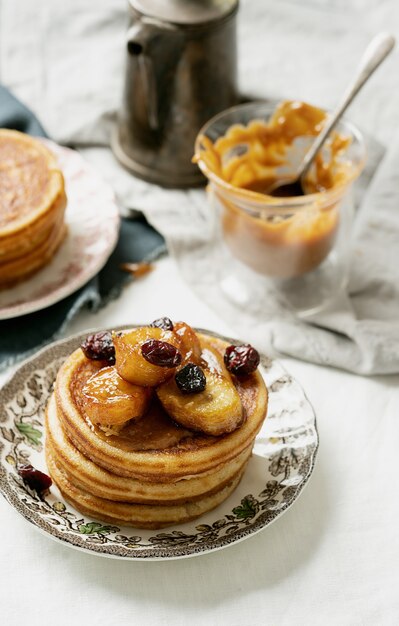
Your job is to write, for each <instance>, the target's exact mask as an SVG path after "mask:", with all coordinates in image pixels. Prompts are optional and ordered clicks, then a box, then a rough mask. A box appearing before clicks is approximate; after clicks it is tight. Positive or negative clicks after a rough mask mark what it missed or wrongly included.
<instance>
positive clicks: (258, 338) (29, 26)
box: [0, 0, 399, 374]
mask: <svg viewBox="0 0 399 626" xmlns="http://www.w3.org/2000/svg"><path fill="white" fill-rule="evenodd" d="M2 7H3V8H2V12H1V44H0V46H1V47H0V80H2V81H3V82H4V83H5V84H6V85H8V86H10V87H11V88H12V89H13V90H14V91H15V92H16V94H17V95H19V96H20V97H21V98H22V99H23V100H25V101H26V102H27V103H28V104H29V105H30V106H32V107H33V109H34V110H35V111H36V113H37V114H38V116H39V117H40V118H41V120H42V122H43V123H44V125H45V127H46V128H47V130H48V132H49V134H50V135H51V136H52V137H53V138H55V139H56V140H58V141H60V142H63V143H72V144H74V145H78V146H80V148H81V150H82V151H83V153H84V155H85V156H86V158H88V159H90V160H91V161H93V162H94V163H95V165H96V166H97V167H98V168H99V169H100V170H101V171H102V172H103V174H104V176H105V177H106V178H107V179H108V180H110V182H112V184H113V186H114V188H115V189H116V191H117V194H118V197H119V199H120V201H121V203H122V204H123V205H124V206H129V207H133V208H140V209H142V210H144V211H145V213H146V215H147V217H148V218H149V219H150V221H152V223H153V224H154V225H155V226H156V227H157V228H158V229H159V230H160V231H161V232H162V233H163V234H164V235H165V236H166V238H167V240H168V244H169V249H170V251H171V252H172V253H173V254H174V256H175V258H176V259H177V260H178V263H179V266H180V268H181V271H182V272H183V274H184V276H185V277H186V280H187V282H189V283H190V284H191V285H192V286H193V288H194V289H195V290H196V291H197V293H198V294H199V295H200V297H201V298H203V299H204V300H205V301H207V302H208V303H209V304H210V306H212V308H214V309H215V310H216V311H217V312H218V313H219V314H220V315H221V316H223V317H224V318H226V319H228V320H229V323H230V324H231V326H232V327H233V328H235V329H236V331H237V332H239V331H241V332H244V334H245V335H246V336H247V337H248V339H249V340H251V341H253V342H256V343H257V344H258V345H259V346H260V347H261V348H262V349H264V350H271V349H274V350H277V351H280V352H282V353H285V354H290V355H292V356H296V357H299V358H303V359H307V360H309V361H313V362H316V363H321V364H329V365H335V366H337V367H342V368H346V369H349V370H350V371H355V372H358V373H378V374H381V373H395V372H398V371H399V323H398V321H397V311H398V310H399V288H398V285H399V263H398V262H397V259H398V258H399V255H398V253H397V250H398V248H399V212H398V211H397V210H396V207H397V199H398V197H399V180H398V179H397V177H396V176H395V173H396V171H397V170H398V168H399V150H398V140H397V137H396V135H397V132H396V129H397V127H398V118H399V89H398V82H399V77H398V72H397V65H398V60H399V51H398V50H396V51H395V52H394V54H393V55H392V57H391V58H389V59H388V60H387V61H386V63H385V64H384V66H383V67H382V68H380V69H379V70H378V72H377V74H376V75H375V76H374V77H373V78H372V80H371V81H370V83H369V84H368V85H367V86H366V88H365V89H364V91H363V92H362V93H361V95H360V96H359V97H358V99H357V102H356V103H355V105H354V106H353V107H352V108H351V111H350V117H351V119H353V121H355V122H356V123H357V124H358V125H359V126H360V127H361V128H363V129H364V130H365V131H366V133H367V134H368V135H372V136H373V137H374V138H375V139H376V140H377V141H379V142H381V144H382V148H381V150H380V151H378V155H377V156H381V153H383V152H384V146H386V147H387V155H386V158H385V159H383V160H382V163H381V166H380V168H379V170H378V172H377V175H376V176H375V179H374V181H373V184H372V186H371V188H370V190H369V192H368V193H367V198H366V201H365V202H363V204H362V206H361V219H360V220H358V228H357V231H356V232H357V235H356V239H355V241H354V244H353V250H354V253H353V256H352V261H351V276H350V285H349V290H350V293H351V296H352V297H351V298H350V299H349V298H344V297H342V298H340V299H337V300H336V301H335V302H334V303H333V305H332V306H331V307H330V309H329V311H328V314H320V315H317V316H314V318H313V321H314V323H315V324H316V326H310V325H309V324H307V325H305V324H303V323H301V322H300V321H299V320H298V319H297V318H296V317H295V316H293V315H291V314H288V313H287V310H286V309H284V308H283V307H282V306H281V305H278V304H277V300H276V299H275V298H273V297H271V296H270V294H267V296H265V297H264V298H263V299H259V301H258V309H257V310H255V312H254V313H250V311H249V310H248V308H247V309H246V311H245V312H242V311H240V310H237V307H234V306H232V305H231V303H230V302H229V301H228V300H227V299H226V298H225V297H224V296H223V294H222V293H221V290H220V289H218V288H215V287H216V282H217V279H218V277H217V276H216V274H215V267H216V266H217V265H221V263H222V262H224V263H226V261H224V258H223V257H220V256H219V257H218V259H219V263H215V261H214V259H213V258H212V257H211V251H210V250H209V249H208V247H207V240H208V238H209V237H208V233H207V228H206V221H205V220H204V218H205V216H206V215H207V212H208V211H209V209H208V204H207V201H206V198H205V194H204V192H203V191H202V190H200V191H198V190H196V191H190V192H188V193H187V192H179V191H175V192H171V191H165V190H162V189H160V188H159V187H156V186H153V185H149V184H146V183H144V182H142V181H138V180H136V179H134V178H132V177H131V176H130V175H128V174H127V173H126V172H124V171H123V170H122V168H121V167H119V165H117V163H116V162H115V159H114V158H113V156H112V154H111V153H110V150H109V149H108V147H107V146H108V141H109V135H110V130H111V127H112V124H113V123H114V117H115V111H116V109H117V108H118V106H119V103H120V100H121V91H122V81H123V64H124V38H125V30H126V23H127V13H126V6H125V0H118V1H111V0H100V1H98V2H96V3H95V4H93V3H90V2H88V1H87V0H84V1H82V0H80V1H79V0H71V1H69V2H68V3H63V2H60V1H57V2H54V1H50V0H39V1H38V2H35V4H34V5H32V6H31V5H28V3H27V2H26V1H24V0H13V1H11V0H8V1H7V0H3V3H2ZM381 29H389V30H391V31H392V32H394V33H396V34H398V35H399V7H398V5H397V3H396V2H395V1H394V0H385V1H384V2H381V3H377V2H375V1H373V0H364V1H363V2H361V1H360V0H359V1H357V2H354V1H352V2H347V3H344V2H339V1H337V0H333V1H330V2H327V1H322V0H312V1H307V2H293V1H291V2H288V1H284V2H279V3H275V2H271V1H260V0H256V1H254V0H252V1H251V2H249V0H247V1H244V2H242V8H241V13H240V18H239V29H238V34H239V42H240V46H239V47H240V67H239V70H240V87H241V90H242V92H243V93H246V94H252V95H255V96H256V97H257V98H259V97H275V98H284V97H287V98H293V97H296V98H299V99H301V98H302V99H304V100H307V101H309V102H312V103H316V104H319V105H321V106H326V107H331V106H333V105H334V104H335V102H336V101H337V99H338V96H339V94H340V93H341V92H342V90H343V88H344V87H345V86H346V83H347V81H348V80H349V78H350V77H351V75H352V74H353V72H354V68H355V67H356V65H357V63H358V60H359V58H360V55H361V53H362V52H363V50H364V48H365V46H366V44H367V43H368V41H369V40H370V38H371V36H372V35H373V34H375V33H376V32H377V31H378V30H381ZM260 77H261V80H260ZM370 146H371V144H370V142H369V147H370ZM371 147H374V146H371ZM372 156H373V157H375V156H376V155H375V150H374V149H373V150H372ZM373 160H374V158H373ZM218 253H219V250H218ZM227 262H228V260H227ZM331 330H333V331H336V332H330V331H331Z"/></svg>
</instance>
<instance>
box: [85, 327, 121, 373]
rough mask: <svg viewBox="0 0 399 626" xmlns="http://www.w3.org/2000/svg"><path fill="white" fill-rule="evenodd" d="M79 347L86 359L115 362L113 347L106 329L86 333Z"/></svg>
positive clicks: (111, 363)
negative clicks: (89, 333)
mask: <svg viewBox="0 0 399 626" xmlns="http://www.w3.org/2000/svg"><path fill="white" fill-rule="evenodd" d="M80 347H81V348H82V350H83V353H84V355H85V356H87V358H88V359H92V360H93V361H107V363H109V364H110V365H113V364H114V363H115V347H114V344H113V342H112V337H111V333H109V332H108V331H107V330H105V331H101V332H99V333H95V334H94V335H88V336H87V337H86V339H85V340H84V341H83V342H82V344H81V346H80Z"/></svg>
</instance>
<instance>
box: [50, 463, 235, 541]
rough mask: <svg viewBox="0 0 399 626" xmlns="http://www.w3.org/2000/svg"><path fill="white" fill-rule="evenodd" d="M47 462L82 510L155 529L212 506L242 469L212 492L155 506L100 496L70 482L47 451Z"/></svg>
mask: <svg viewBox="0 0 399 626" xmlns="http://www.w3.org/2000/svg"><path fill="white" fill-rule="evenodd" d="M47 465H48V468H49V471H50V474H51V476H52V478H53V480H54V482H56V483H57V486H58V488H59V490H60V491H61V493H62V495H63V496H64V498H65V499H66V500H68V502H70V503H71V504H72V505H73V506H74V507H75V508H76V509H77V510H78V511H80V512H81V513H83V514H85V515H89V516H90V517H94V518H96V519H99V520H101V521H105V522H111V523H114V524H124V525H127V526H135V527H136V528H154V529H156V528H163V527H164V526H169V525H170V524H183V523H185V522H189V521H191V520H193V519H195V518H196V517H199V516H200V515H203V514H204V513H206V512H208V511H210V510H212V509H214V508H215V507H217V506H218V505H219V504H221V503H222V502H223V501H224V500H226V498H228V497H229V495H230V494H231V493H232V492H233V491H234V489H235V488H236V487H237V485H238V483H239V482H240V480H241V477H242V474H243V473H244V469H245V468H244V467H243V468H242V469H241V470H240V472H239V473H238V474H236V476H235V477H234V478H233V479H232V480H231V481H230V482H229V483H228V484H227V485H225V486H224V487H222V488H221V489H220V490H219V491H217V492H216V493H213V494H212V495H206V496H204V497H203V498H200V499H197V500H196V501H195V502H186V503H183V504H175V505H173V504H170V505H168V506H158V505H151V504H128V503H126V502H113V501H111V500H106V499H104V498H99V497H97V496H94V495H93V494H91V493H89V492H87V491H84V490H83V489H81V488H80V487H78V486H77V485H76V484H75V483H74V482H72V481H70V480H69V479H68V477H67V475H66V474H65V472H63V470H62V469H61V468H60V467H59V465H58V464H57V462H56V461H55V459H54V458H53V456H52V455H51V454H47Z"/></svg>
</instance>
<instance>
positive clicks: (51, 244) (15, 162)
mask: <svg viewBox="0 0 399 626" xmlns="http://www.w3.org/2000/svg"><path fill="white" fill-rule="evenodd" d="M0 189H1V194H0V288H4V287H8V286H12V285H13V284H15V283H17V282H20V281H21V280H24V279H25V278H27V277H28V276H30V275H31V274H33V273H34V272H37V271H38V270H39V269H40V268H41V267H43V266H44V265H46V264H47V263H48V262H49V261H50V259H51V258H52V257H53V255H54V254H55V252H56V250H57V249H58V247H59V245H60V243H61V242H62V240H63V238H64V236H65V233H66V230H65V226H64V224H63V217H64V212H65V207H66V195H65V190H64V179H63V176H62V173H61V172H60V170H59V169H58V166H57V162H56V159H55V157H54V156H53V154H52V153H51V152H50V151H49V150H48V149H47V147H46V146H45V145H44V144H43V143H42V142H41V141H39V140H38V139H35V138H33V137H30V136H29V135H25V134H24V133H20V132H18V131H13V130H7V129H0Z"/></svg>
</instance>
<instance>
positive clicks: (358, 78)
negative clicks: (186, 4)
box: [300, 33, 395, 177]
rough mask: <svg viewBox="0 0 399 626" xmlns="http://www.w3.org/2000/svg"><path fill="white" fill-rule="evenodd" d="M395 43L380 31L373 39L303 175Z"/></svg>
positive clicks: (305, 162)
mask: <svg viewBox="0 0 399 626" xmlns="http://www.w3.org/2000/svg"><path fill="white" fill-rule="evenodd" d="M394 45H395V38H394V37H393V35H390V34H388V33H380V34H379V35H376V36H375V37H374V38H373V39H372V40H371V42H370V43H369V45H368V46H367V48H366V50H365V52H364V54H363V56H362V59H361V61H360V65H359V67H358V70H357V72H356V74H355V77H354V79H353V80H352V82H351V83H350V84H349V86H348V88H347V89H346V91H345V93H344V95H343V97H342V99H341V100H340V102H339V103H338V105H337V107H336V109H335V110H334V111H333V113H332V114H331V116H330V117H329V118H328V119H327V122H326V124H325V125H324V126H323V129H322V131H321V132H320V133H319V135H317V138H316V139H315V141H314V143H313V144H312V146H311V147H310V149H309V151H308V152H307V154H306V155H305V158H304V160H303V162H302V165H303V166H302V168H301V169H302V171H301V173H300V176H301V177H303V176H304V175H305V174H306V173H307V171H308V169H309V167H310V166H311V164H312V161H313V159H314V157H315V156H316V154H317V153H318V151H319V150H320V148H321V147H322V145H323V144H324V142H325V140H326V139H327V137H328V135H329V134H330V132H331V131H332V129H333V128H334V126H335V125H336V124H337V122H338V121H339V119H340V117H341V115H342V114H343V113H344V112H345V111H346V109H347V108H348V106H349V105H350V103H351V102H352V100H353V98H354V97H355V96H356V94H357V93H358V92H359V91H360V89H361V88H362V87H363V85H364V83H365V82H366V81H367V80H368V79H369V78H370V76H371V75H372V74H373V73H374V71H375V70H376V69H377V67H378V66H379V65H380V64H381V63H382V61H383V60H384V59H385V58H386V57H387V56H388V54H389V53H390V52H391V50H392V49H393V47H394Z"/></svg>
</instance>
